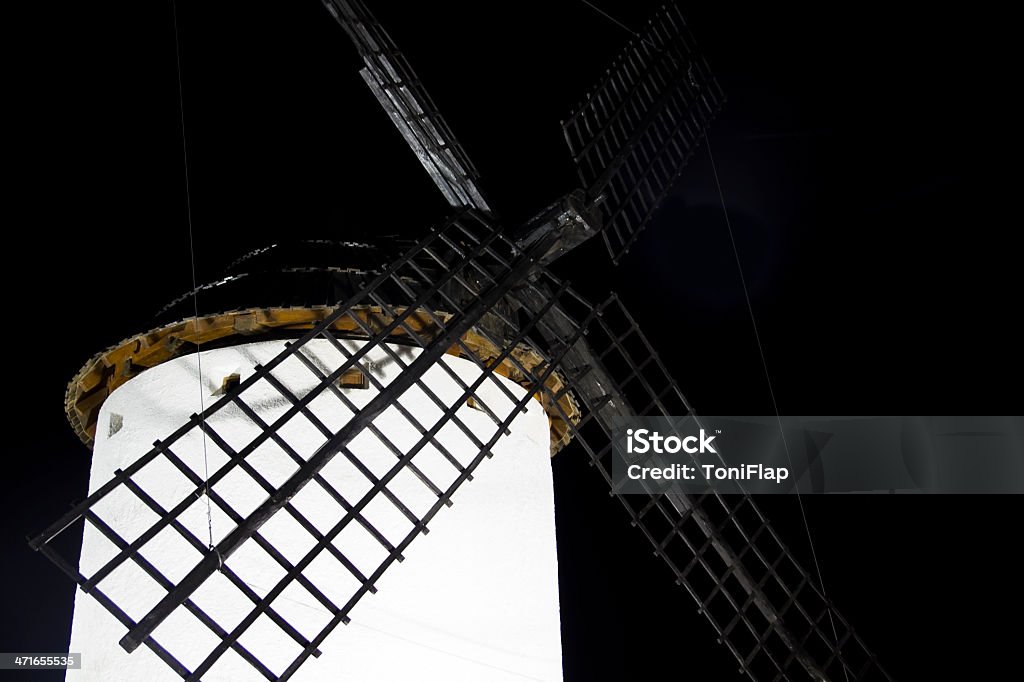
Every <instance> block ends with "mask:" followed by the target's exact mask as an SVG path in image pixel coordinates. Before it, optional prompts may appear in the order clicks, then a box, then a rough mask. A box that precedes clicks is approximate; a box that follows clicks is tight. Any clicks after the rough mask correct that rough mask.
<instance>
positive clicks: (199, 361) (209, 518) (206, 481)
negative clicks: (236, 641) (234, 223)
mask: <svg viewBox="0 0 1024 682" xmlns="http://www.w3.org/2000/svg"><path fill="white" fill-rule="evenodd" d="M171 15H172V16H173V17H174V57H175V64H176V66H177V70H178V114H179V118H180V120H181V158H182V162H183V165H184V170H185V215H186V216H187V218H188V253H189V258H190V259H191V266H192V307H193V312H194V318H193V326H194V327H195V334H196V339H195V344H196V368H197V370H198V371H199V423H200V427H201V428H200V430H201V431H202V432H203V487H204V488H205V495H206V529H207V531H208V532H209V536H210V549H213V508H212V507H211V506H210V462H209V458H208V457H207V454H206V417H205V414H204V413H205V412H206V405H205V404H204V402H205V401H204V393H205V391H204V390H203V353H202V347H201V344H200V342H199V290H198V288H197V285H196V250H195V239H193V237H192V190H191V186H190V183H189V178H188V143H187V139H186V137H185V95H184V90H183V89H182V86H181V39H180V38H179V37H178V5H177V3H175V1H174V0H171Z"/></svg>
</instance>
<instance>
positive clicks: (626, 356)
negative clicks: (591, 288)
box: [533, 295, 891, 681]
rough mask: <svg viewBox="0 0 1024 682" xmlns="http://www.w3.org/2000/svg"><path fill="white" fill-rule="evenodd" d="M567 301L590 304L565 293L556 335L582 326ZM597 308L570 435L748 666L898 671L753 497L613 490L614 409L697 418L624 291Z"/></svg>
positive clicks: (836, 673) (761, 672) (833, 674)
mask: <svg viewBox="0 0 1024 682" xmlns="http://www.w3.org/2000/svg"><path fill="white" fill-rule="evenodd" d="M541 300H543V299H542V298H539V299H537V300H535V301H534V302H533V305H534V306H537V305H539V303H540V301H541ZM568 305H572V306H575V307H576V309H577V311H578V313H577V314H585V312H586V311H588V310H591V309H593V306H592V305H591V304H589V303H588V302H586V301H584V300H583V299H582V298H580V297H578V296H575V295H571V296H568V297H564V298H563V299H562V303H560V304H559V310H558V311H557V313H558V314H557V315H554V316H549V317H545V318H544V319H543V320H542V325H541V331H542V332H546V333H547V334H550V335H551V337H552V338H557V337H562V336H563V335H564V334H565V332H566V330H569V329H574V328H576V327H577V323H575V322H573V316H572V314H570V313H569V312H566V310H565V308H564V307H563V306H568ZM599 308H600V310H601V311H602V314H601V316H600V317H598V318H595V319H593V320H591V321H590V322H589V323H588V324H587V325H586V326H587V327H588V329H587V334H586V337H585V339H581V340H580V341H577V342H576V343H575V344H574V347H573V348H571V349H569V351H568V352H566V353H565V360H564V361H563V366H564V367H565V369H564V371H563V378H564V380H565V382H566V384H567V390H571V391H572V392H573V393H574V394H575V395H576V396H577V398H578V399H579V401H580V403H581V404H582V406H583V416H582V418H581V419H579V420H574V421H572V422H570V424H571V431H572V436H573V439H574V441H575V442H578V443H580V445H581V446H582V447H583V448H584V449H585V450H586V452H587V454H588V455H589V457H590V461H591V464H592V465H593V466H594V467H595V468H596V469H597V471H598V472H599V473H600V474H601V476H602V477H603V478H604V479H605V482H606V483H607V484H608V485H609V487H610V488H611V490H612V492H613V493H614V494H615V496H616V497H617V498H618V499H619V501H620V502H621V503H622V505H623V507H624V508H625V509H626V512H627V513H628V514H629V516H630V519H631V522H632V525H633V526H634V527H636V528H638V529H639V530H640V531H641V532H642V533H643V534H644V537H646V538H647V539H648V540H649V541H650V543H651V545H652V546H653V548H654V553H655V555H656V556H658V557H659V558H661V559H662V560H663V561H664V562H665V564H666V565H667V566H668V567H669V569H670V570H671V571H672V573H673V575H674V576H675V579H676V582H677V584H679V585H681V586H682V587H684V588H685V589H686V591H687V592H688V593H689V594H690V595H691V596H692V597H693V598H694V600H695V601H696V602H697V603H698V605H699V608H700V612H701V613H702V614H704V616H705V617H706V618H707V619H708V620H709V621H710V623H711V624H712V626H713V627H714V629H715V631H716V633H717V634H718V636H719V639H720V641H721V642H722V643H723V644H724V645H725V646H726V647H727V648H728V649H729V651H730V652H731V653H732V654H733V656H735V658H736V661H737V663H738V664H739V669H740V671H741V672H743V673H745V674H746V675H747V676H749V677H750V679H753V680H816V681H822V680H846V679H851V680H889V679H891V678H890V677H889V676H888V674H887V673H886V672H885V671H884V670H883V669H882V667H881V666H880V665H879V664H878V662H877V660H876V659H875V657H874V655H873V654H871V653H870V652H869V651H868V649H867V648H866V646H865V644H864V642H863V641H862V640H861V638H860V637H859V636H857V634H856V633H855V632H854V630H853V628H852V626H851V625H850V624H849V623H848V622H847V621H846V620H845V619H843V618H842V617H841V616H840V615H839V614H838V613H837V612H836V611H835V609H834V608H832V606H831V604H830V603H829V602H828V601H827V600H826V599H825V597H824V595H823V593H822V591H821V588H820V586H819V585H817V584H816V583H815V581H814V579H813V578H812V576H811V575H810V574H809V573H808V572H807V570H806V569H804V568H803V566H801V564H800V563H799V561H798V560H797V559H796V558H795V557H794V555H793V554H792V552H791V551H790V550H789V549H788V548H787V547H786V545H785V544H784V543H783V541H782V540H781V538H780V537H779V535H778V534H777V533H776V531H775V530H774V528H773V527H772V526H771V524H770V523H769V522H768V520H767V519H766V518H765V516H764V515H763V513H762V512H761V510H760V509H759V508H758V506H757V504H756V503H755V501H754V499H753V497H751V496H750V495H748V494H743V495H735V494H734V495H722V494H718V493H717V492H715V491H714V489H713V488H712V490H711V491H710V492H708V493H706V494H703V495H700V496H694V495H692V494H687V493H684V492H682V491H671V490H670V491H668V492H663V491H658V492H653V491H652V492H650V494H647V495H637V494H630V495H623V494H617V493H616V486H615V482H614V480H613V477H612V470H611V461H612V457H613V451H612V429H613V426H612V423H613V420H614V419H615V418H616V417H630V416H666V417H667V416H673V417H682V416H687V415H689V416H692V417H693V419H694V420H695V422H696V423H698V424H699V418H697V417H696V415H694V412H693V410H692V408H691V407H690V404H689V403H688V402H687V400H686V398H685V397H684V396H683V394H682V392H681V391H680V390H679V387H678V385H677V384H676V382H675V381H674V380H673V379H672V377H671V376H670V375H669V373H668V371H667V370H666V369H665V367H664V365H663V364H662V362H661V360H660V359H659V357H658V354H657V352H656V351H655V350H654V348H652V347H651V345H650V344H649V343H648V341H647V339H646V337H645V336H644V335H643V333H642V332H641V331H640V329H639V327H638V326H637V324H636V322H635V321H634V320H633V318H632V316H631V315H630V314H629V312H628V311H627V310H626V309H625V307H624V306H623V305H622V303H621V302H620V301H619V300H618V298H617V297H615V296H612V297H611V298H610V299H609V300H608V301H606V302H605V303H604V304H603V305H601V306H599ZM551 321H554V322H555V324H554V326H550V322H551ZM675 435H677V436H678V437H680V438H682V437H684V436H685V435H687V434H684V433H677V434H675ZM830 612H831V613H830ZM833 622H834V627H835V628H836V630H835V633H833V630H832V627H833V625H832V624H833Z"/></svg>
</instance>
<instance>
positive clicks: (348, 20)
mask: <svg viewBox="0 0 1024 682" xmlns="http://www.w3.org/2000/svg"><path fill="white" fill-rule="evenodd" d="M323 3H324V6H325V7H326V8H327V11H329V12H330V13H331V16H333V17H334V18H335V19H337V20H338V23H340V24H341V26H342V28H344V29H345V32H346V33H347V34H348V36H349V38H350V39H351V40H352V42H353V43H354V44H355V46H356V49H358V50H359V55H360V56H361V57H362V58H363V62H364V63H365V64H366V66H365V67H364V68H363V69H361V70H360V72H359V73H360V75H361V76H362V77H363V80H364V81H365V82H366V85H367V86H369V88H370V90H371V91H372V92H373V96H374V97H376V98H377V101H378V102H379V103H380V105H381V106H382V107H383V108H384V111H385V112H386V113H387V115H388V117H389V118H390V119H391V122H392V123H394V125H395V127H396V128H398V132H400V133H401V134H402V137H403V138H405V142H406V144H408V145H409V148H410V149H412V151H413V153H414V154H416V158H418V159H419V160H420V163H421V164H423V168H424V170H426V171H427V173H428V174H429V175H430V178H431V180H433V181H434V184H435V185H437V188H438V189H439V190H441V193H442V194H443V195H444V198H445V199H446V200H447V201H448V203H449V204H451V205H452V206H454V207H456V208H462V207H473V208H476V209H477V210H480V211H483V212H490V210H491V209H490V207H489V206H488V205H487V201H486V200H485V199H484V197H483V194H482V193H481V191H480V187H479V178H480V175H479V173H478V172H477V170H476V168H474V166H473V164H472V162H471V161H470V160H469V157H468V156H467V155H466V152H465V150H463V148H462V146H461V145H460V144H459V142H458V140H456V139H455V135H454V134H453V133H452V131H451V129H450V128H449V127H448V124H447V123H445V121H444V118H443V117H442V116H441V114H440V113H439V112H438V110H437V107H436V106H435V105H434V102H433V100H432V99H431V98H430V95H428V94H427V91H426V89H425V88H424V87H423V84H422V83H421V82H420V80H419V78H417V76H416V74H415V73H414V72H413V70H412V67H411V66H409V63H408V62H407V61H406V59H405V57H404V56H403V55H402V53H401V52H400V51H399V50H398V47H397V46H396V45H395V43H394V41H393V40H392V39H391V36H389V35H388V34H387V32H386V31H385V30H384V28H383V27H382V26H381V25H380V23H379V22H378V21H377V20H376V18H374V16H373V14H371V13H370V11H369V10H368V9H367V8H366V6H365V5H364V4H363V3H362V2H360V0H323Z"/></svg>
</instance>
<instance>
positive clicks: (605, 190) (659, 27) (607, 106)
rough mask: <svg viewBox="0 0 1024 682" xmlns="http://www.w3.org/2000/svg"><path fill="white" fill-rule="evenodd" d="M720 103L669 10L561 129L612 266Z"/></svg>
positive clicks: (676, 11) (620, 58) (674, 13)
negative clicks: (597, 215)
mask: <svg viewBox="0 0 1024 682" xmlns="http://www.w3.org/2000/svg"><path fill="white" fill-rule="evenodd" d="M723 99H724V98H723V95H722V91H721V89H720V88H719V86H718V83H717V81H716V80H715V78H714V76H712V75H711V71H710V70H709V68H708V65H707V61H706V60H705V59H704V57H703V56H702V55H701V54H700V53H699V52H697V50H696V48H695V46H694V42H693V38H692V37H691V36H690V34H689V30H688V29H687V27H686V24H685V22H684V21H683V17H682V15H681V14H680V13H679V9H678V8H677V7H676V6H675V5H674V4H673V3H669V4H668V5H667V6H666V7H665V8H664V9H662V11H661V12H659V13H658V14H657V15H656V16H655V17H654V18H652V19H651V22H650V26H649V27H648V29H647V30H646V32H644V33H643V34H642V35H640V36H638V37H637V38H636V39H634V40H633V41H631V42H630V43H629V45H627V47H626V49H625V50H624V51H623V52H622V53H621V54H620V55H619V56H618V58H617V59H616V60H615V62H614V63H613V64H612V66H611V68H609V69H608V72H607V73H606V74H605V76H604V78H603V79H602V80H601V82H600V83H599V84H598V85H597V87H596V88H595V89H594V90H593V92H591V93H590V94H589V95H588V96H587V98H586V100H584V102H583V103H582V104H581V105H580V106H579V107H578V108H577V109H576V110H575V111H574V112H573V113H572V114H571V115H570V116H569V118H568V119H566V120H565V121H564V122H563V123H562V131H563V133H564V134H565V140H566V142H567V143H568V145H569V150H570V151H571V152H572V157H573V161H574V162H575V163H576V168H577V170H578V172H579V177H580V181H581V182H582V183H583V186H584V187H585V188H586V189H587V194H588V196H589V199H590V201H594V202H598V208H599V210H600V213H601V217H602V219H603V226H602V227H603V230H604V231H603V237H604V242H605V245H606V246H607V248H608V253H609V254H610V255H611V257H612V259H613V260H614V261H615V262H618V261H619V259H620V258H622V256H623V255H624V254H625V253H626V252H627V251H628V250H629V248H630V246H631V245H632V244H633V242H634V241H635V240H636V238H637V237H638V236H639V234H640V231H641V230H643V229H644V227H645V226H646V225H647V223H648V221H649V220H650V219H651V215H652V214H653V213H654V211H655V210H656V209H657V208H658V205H659V204H660V203H661V202H662V200H664V198H665V197H666V196H667V195H668V193H669V191H670V190H671V189H672V186H673V185H674V184H675V181H676V179H677V178H678V177H679V175H680V173H681V172H682V169H683V166H685V165H686V162H687V160H688V159H689V158H690V156H691V154H693V151H694V149H695V148H696V147H697V145H698V144H699V143H700V139H701V138H702V137H703V135H704V131H705V129H706V127H707V126H708V124H709V123H710V121H711V119H712V118H713V117H714V116H715V114H716V113H717V112H718V110H719V108H720V107H721V105H722V102H723Z"/></svg>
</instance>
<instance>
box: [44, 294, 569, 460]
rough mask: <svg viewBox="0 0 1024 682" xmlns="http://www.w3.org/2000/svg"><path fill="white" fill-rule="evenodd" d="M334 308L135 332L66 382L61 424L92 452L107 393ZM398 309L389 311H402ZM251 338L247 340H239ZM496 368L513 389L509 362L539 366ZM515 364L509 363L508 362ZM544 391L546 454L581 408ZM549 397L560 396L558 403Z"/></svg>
mask: <svg viewBox="0 0 1024 682" xmlns="http://www.w3.org/2000/svg"><path fill="white" fill-rule="evenodd" d="M334 311H335V308H333V307H330V306H315V307H291V308H286V307H281V308H274V307H270V308H248V309H245V310H232V311H228V312H223V313H216V314H212V315H205V316H202V317H199V318H198V319H196V318H190V319H187V320H181V321H178V322H172V323H170V324H166V325H163V326H161V327H157V328H155V329H151V330H150V331H147V332H144V333H142V334H136V335H135V336H132V337H129V338H127V339H124V340H123V341H121V342H120V343H117V344H114V345H113V346H111V347H109V348H107V349H106V350H104V351H101V352H99V353H97V354H96V355H94V356H93V357H92V358H90V359H89V361H88V362H86V363H85V365H83V366H82V368H81V369H80V370H78V373H77V374H76V375H75V377H74V378H73V379H72V380H71V381H70V382H69V383H68V388H67V392H66V393H65V397H64V409H65V413H66V415H67V418H68V421H69V422H70V423H71V426H72V428H73V429H74V430H75V433H77V434H78V437H79V438H80V439H81V440H82V442H83V443H85V445H86V446H88V447H90V448H91V447H92V446H93V442H94V437H95V434H96V420H97V417H98V416H99V411H100V407H101V406H102V405H103V402H104V401H105V400H106V399H107V396H109V395H110V394H111V393H112V392H113V391H114V389H116V388H117V387H118V386H120V385H121V384H123V383H125V382H127V381H128V380H129V379H131V378H132V377H135V376H137V375H138V374H140V373H141V372H143V371H145V370H147V369H149V368H151V367H156V366H157V365H159V364H161V363H163V362H166V361H168V360H171V359H173V358H175V357H178V356H180V355H185V354H188V353H191V352H193V351H194V349H195V346H196V345H197V344H198V345H209V344H216V345H217V346H218V347H219V346H223V345H233V344H232V343H231V342H232V341H233V340H235V338H236V337H237V341H235V343H249V342H250V341H256V340H258V337H259V336H261V335H264V334H267V333H271V332H289V331H293V330H294V331H297V332H301V331H304V330H308V329H311V328H312V327H314V326H315V325H316V324H318V323H319V322H321V321H323V320H324V319H325V318H326V317H327V316H328V315H330V314H331V313H333V312H334ZM401 311H402V308H397V309H396V312H401ZM351 312H352V314H355V315H358V316H359V317H360V319H361V321H364V322H368V326H370V327H371V328H373V325H376V324H379V323H380V322H381V321H382V320H383V321H384V322H385V323H387V322H389V321H390V318H389V317H388V316H387V315H386V314H385V313H384V312H383V310H382V309H381V308H380V307H378V306H360V307H357V308H353V309H352V311H351ZM406 324H407V325H408V326H409V327H410V328H411V329H413V330H414V331H415V332H416V333H417V334H419V333H420V332H424V333H429V332H430V330H431V329H432V328H436V325H434V324H433V322H432V321H431V320H430V318H429V317H428V316H427V315H426V313H419V312H416V313H413V314H412V315H410V316H409V317H408V318H406ZM332 329H334V330H335V331H340V332H343V333H344V334H346V335H347V336H349V337H359V336H365V334H364V333H363V332H362V330H361V329H360V327H359V326H358V325H356V323H355V321H354V320H353V319H352V318H351V317H350V316H349V315H343V316H341V317H340V318H339V319H338V320H337V321H336V322H335V323H334V325H333V327H332ZM246 337H250V338H248V339H247V338H246ZM407 338H408V334H407V332H406V331H405V330H404V329H403V328H402V327H399V328H398V329H396V330H395V333H394V334H392V336H391V337H390V339H392V340H394V342H396V343H407V342H408V341H407ZM462 343H463V344H464V345H465V346H466V347H467V348H468V349H470V350H471V351H472V352H473V353H474V354H475V355H476V356H477V357H478V358H479V359H480V360H482V361H484V362H487V361H489V360H493V359H495V358H497V357H498V355H499V354H500V351H499V350H498V348H497V347H496V346H495V345H494V344H493V343H491V342H490V341H488V340H487V339H486V338H484V336H483V335H481V334H480V333H478V332H477V331H476V330H472V331H470V332H469V333H467V334H465V335H464V336H463V337H462ZM447 352H448V353H449V354H451V355H455V356H458V357H463V356H465V355H466V353H465V351H464V350H463V349H462V348H461V347H460V346H459V344H453V346H452V347H451V348H449V349H448V351H447ZM510 356H511V357H510V358H506V359H505V360H504V361H502V363H501V364H500V365H499V366H498V368H497V369H496V370H495V371H496V373H498V374H501V375H502V376H505V377H507V378H509V379H511V380H513V381H515V382H516V383H519V384H522V385H524V386H528V385H529V384H530V383H531V382H530V379H529V378H528V377H526V376H524V375H523V373H522V372H521V371H520V370H519V369H518V367H517V366H516V363H518V364H519V365H520V366H522V367H524V368H526V369H527V370H532V369H534V368H535V367H537V366H539V365H541V364H543V362H544V360H543V358H542V357H541V356H540V354H539V353H537V351H535V350H534V349H533V348H531V347H530V346H529V345H527V344H519V345H518V346H517V347H516V348H515V349H513V351H512V352H511V353H510ZM512 358H514V360H515V362H513V360H512ZM545 385H546V387H547V389H548V390H547V391H543V392H538V393H537V394H536V395H534V398H535V399H537V400H538V401H539V402H540V403H541V404H542V405H543V406H544V411H545V412H546V413H547V415H548V423H549V425H550V428H551V456H552V457H553V456H554V455H555V454H556V453H557V452H558V451H559V450H561V449H562V448H563V447H565V446H566V445H567V444H568V443H569V441H570V440H571V439H572V433H571V428H570V424H569V422H571V423H572V424H573V425H575V424H577V423H579V419H580V410H579V406H578V405H577V403H576V400H575V398H573V396H572V393H571V392H569V391H564V392H563V390H564V386H565V385H564V382H563V380H562V377H561V376H559V375H558V373H557V372H552V373H551V374H550V375H549V376H548V379H547V381H546V382H545ZM553 396H560V397H559V398H558V400H557V403H556V402H554V401H553V400H552V397H553Z"/></svg>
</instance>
